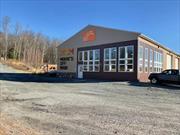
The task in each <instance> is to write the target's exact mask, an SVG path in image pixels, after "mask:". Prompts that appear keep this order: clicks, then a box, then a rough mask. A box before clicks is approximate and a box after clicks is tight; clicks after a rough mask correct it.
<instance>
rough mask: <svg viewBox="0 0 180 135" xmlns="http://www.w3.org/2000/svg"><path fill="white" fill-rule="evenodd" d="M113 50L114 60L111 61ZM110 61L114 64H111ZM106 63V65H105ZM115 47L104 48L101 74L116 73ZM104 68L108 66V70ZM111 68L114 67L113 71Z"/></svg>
mask: <svg viewBox="0 0 180 135" xmlns="http://www.w3.org/2000/svg"><path fill="white" fill-rule="evenodd" d="M113 49H115V58H113V59H112V56H113V55H112V50H113ZM106 50H108V51H107V52H108V55H109V56H108V58H106ZM112 61H114V63H113V64H112ZM106 62H108V64H106ZM116 65H117V47H111V48H104V59H103V72H116V71H117V66H116ZM106 66H108V69H109V70H106ZM112 66H115V69H114V70H112Z"/></svg>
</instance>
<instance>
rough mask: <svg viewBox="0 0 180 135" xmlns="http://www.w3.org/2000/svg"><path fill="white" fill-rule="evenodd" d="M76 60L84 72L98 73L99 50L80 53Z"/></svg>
mask: <svg viewBox="0 0 180 135" xmlns="http://www.w3.org/2000/svg"><path fill="white" fill-rule="evenodd" d="M78 60H79V62H82V63H83V71H84V72H98V71H99V66H100V64H99V63H100V50H99V49H96V50H88V51H80V52H79V54H78Z"/></svg>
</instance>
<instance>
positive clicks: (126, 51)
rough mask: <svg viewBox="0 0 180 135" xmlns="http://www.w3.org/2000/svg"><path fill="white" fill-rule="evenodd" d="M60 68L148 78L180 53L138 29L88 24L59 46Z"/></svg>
mask: <svg viewBox="0 0 180 135" xmlns="http://www.w3.org/2000/svg"><path fill="white" fill-rule="evenodd" d="M57 65H58V70H59V72H62V73H63V74H66V75H70V76H74V77H77V78H85V79H103V80H120V81H136V80H138V81H148V76H149V74H150V73H152V72H157V73H158V72H161V71H162V70H165V69H171V68H173V69H179V68H180V55H179V54H177V53H175V52H173V51H171V50H170V49H167V48H165V47H163V46H162V45H161V44H159V43H158V42H156V41H154V40H152V39H150V38H148V37H146V36H144V35H142V34H141V33H138V32H130V31H124V30H116V29H111V28H104V27H100V26H93V25H88V26H87V27H85V28H84V29H82V30H81V31H79V32H78V33H76V34H75V35H74V36H72V37H71V38H69V39H68V40H66V41H65V42H63V43H62V44H61V45H59V46H58V64H57Z"/></svg>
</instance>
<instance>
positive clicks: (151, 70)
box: [149, 49, 153, 72]
mask: <svg viewBox="0 0 180 135" xmlns="http://www.w3.org/2000/svg"><path fill="white" fill-rule="evenodd" d="M149 59H150V61H149V71H150V72H153V50H152V49H150V58H149Z"/></svg>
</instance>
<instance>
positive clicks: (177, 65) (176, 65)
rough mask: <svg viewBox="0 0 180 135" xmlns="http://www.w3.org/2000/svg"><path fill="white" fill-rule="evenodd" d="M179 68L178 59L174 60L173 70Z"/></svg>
mask: <svg viewBox="0 0 180 135" xmlns="http://www.w3.org/2000/svg"><path fill="white" fill-rule="evenodd" d="M178 68H179V59H178V58H175V69H178Z"/></svg>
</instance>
